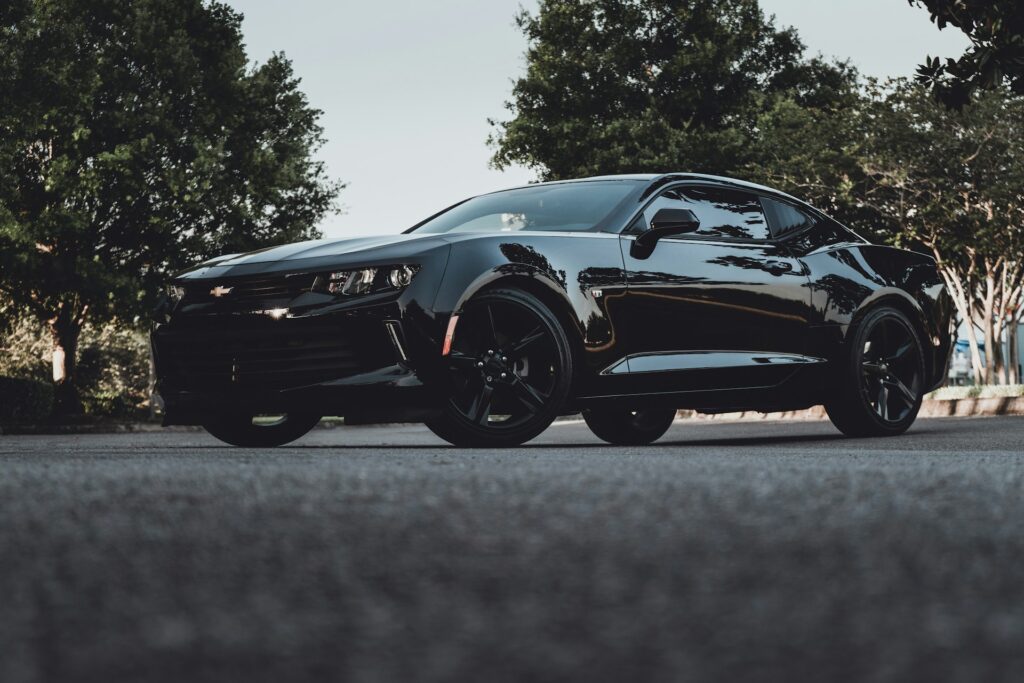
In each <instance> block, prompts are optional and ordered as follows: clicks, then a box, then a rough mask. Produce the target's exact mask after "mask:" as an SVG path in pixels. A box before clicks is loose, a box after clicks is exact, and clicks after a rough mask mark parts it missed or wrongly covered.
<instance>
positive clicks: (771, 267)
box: [765, 261, 793, 275]
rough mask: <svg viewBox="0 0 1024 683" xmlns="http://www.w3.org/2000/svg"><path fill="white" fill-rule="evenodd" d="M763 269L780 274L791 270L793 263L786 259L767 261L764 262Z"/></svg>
mask: <svg viewBox="0 0 1024 683" xmlns="http://www.w3.org/2000/svg"><path fill="white" fill-rule="evenodd" d="M765 270H767V271H768V272H769V273H771V274H772V275H782V274H783V273H788V272H790V271H791V270H793V265H792V264H791V263H787V262H786V261H769V262H768V263H767V264H765Z"/></svg>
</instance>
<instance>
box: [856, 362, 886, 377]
mask: <svg viewBox="0 0 1024 683" xmlns="http://www.w3.org/2000/svg"><path fill="white" fill-rule="evenodd" d="M860 365H861V367H862V368H864V374H866V375H874V376H877V377H884V376H885V368H883V367H882V364H881V363H875V362H874V361H867V360H866V361H864V362H863V363H861V364H860Z"/></svg>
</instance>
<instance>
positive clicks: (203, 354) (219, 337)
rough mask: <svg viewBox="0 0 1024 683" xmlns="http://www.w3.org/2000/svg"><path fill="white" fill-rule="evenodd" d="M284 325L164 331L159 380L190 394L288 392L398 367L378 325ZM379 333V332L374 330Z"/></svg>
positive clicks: (159, 341)
mask: <svg viewBox="0 0 1024 683" xmlns="http://www.w3.org/2000/svg"><path fill="white" fill-rule="evenodd" d="M282 323H284V321H281V322H278V324H277V325H273V326H266V327H261V328H253V329H229V330H223V329H209V328H206V329H194V328H185V329H179V330H175V331H170V330H167V331H164V332H163V333H162V334H161V335H160V337H159V339H158V340H157V349H158V354H159V357H160V362H161V366H162V367H161V375H162V376H163V377H167V378H169V379H171V381H172V382H173V383H174V384H175V385H177V386H181V387H184V388H189V389H214V388H216V389H228V388H239V389H247V388H257V389H285V388H293V387H301V386H307V385H311V384H317V383H321V382H326V381H330V380H332V379H341V378H344V377H349V376H351V375H354V374H358V373H359V372H363V371H366V370H370V369H373V368H376V367H382V366H384V365H387V364H389V363H391V362H394V359H393V353H390V347H389V346H388V345H387V344H386V343H381V342H382V341H383V342H386V337H384V336H383V335H384V334H385V331H384V329H383V327H381V326H380V325H374V326H372V327H368V328H367V329H363V330H360V331H359V332H358V334H351V332H353V331H352V330H349V333H346V332H345V331H344V330H343V329H341V328H340V326H338V325H316V326H297V325H288V324H287V323H284V324H282ZM374 328H376V332H374V331H373V329H374Z"/></svg>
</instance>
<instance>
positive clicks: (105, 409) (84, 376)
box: [0, 308, 149, 417]
mask: <svg viewBox="0 0 1024 683" xmlns="http://www.w3.org/2000/svg"><path fill="white" fill-rule="evenodd" d="M5 317H6V320H7V322H6V324H5V326H3V327H0V376H7V377H11V378H18V379H24V380H31V381H33V382H44V383H47V384H49V383H50V377H51V362H50V361H51V359H50V354H51V353H52V343H51V339H50V335H49V333H48V332H47V331H45V330H44V329H42V328H41V327H40V326H39V324H38V323H37V322H36V321H35V319H34V318H32V317H31V316H28V315H21V316H20V317H18V316H17V314H16V312H13V311H7V312H6V313H5V309H3V308H0V320H4V318H5ZM78 386H79V389H80V391H81V394H82V397H81V398H82V404H83V407H84V408H85V412H86V414H89V415H93V416H114V417H122V416H123V417H127V416H131V415H139V414H142V413H145V412H146V407H147V406H148V401H149V342H148V339H147V336H146V333H145V331H144V330H142V329H139V328H137V327H135V326H133V325H127V324H124V323H120V322H116V321H110V322H106V323H99V324H97V323H86V324H85V326H84V328H83V329H82V335H81V340H80V345H79V366H78ZM51 394H52V392H51Z"/></svg>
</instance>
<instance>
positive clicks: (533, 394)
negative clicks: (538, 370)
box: [511, 378, 547, 413]
mask: <svg viewBox="0 0 1024 683" xmlns="http://www.w3.org/2000/svg"><path fill="white" fill-rule="evenodd" d="M511 388H512V393H513V394H514V395H515V397H516V398H518V399H519V400H520V401H521V402H522V403H523V405H525V406H526V407H527V409H529V411H530V412H531V413H537V412H539V411H540V410H541V409H542V408H543V407H544V404H545V403H546V401H547V395H545V394H542V393H541V392H539V391H537V390H536V389H534V388H533V387H531V386H530V385H529V384H527V383H526V382H524V381H523V380H522V379H519V378H516V380H515V381H514V382H513V383H512V385H511Z"/></svg>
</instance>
